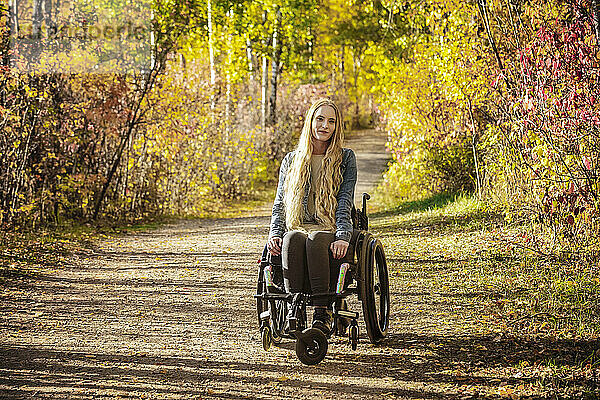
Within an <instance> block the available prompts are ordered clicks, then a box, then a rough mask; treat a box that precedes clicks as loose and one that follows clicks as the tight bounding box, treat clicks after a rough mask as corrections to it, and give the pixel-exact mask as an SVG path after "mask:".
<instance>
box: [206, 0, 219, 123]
mask: <svg viewBox="0 0 600 400" xmlns="http://www.w3.org/2000/svg"><path fill="white" fill-rule="evenodd" d="M207 4H208V5H207V7H208V21H207V23H208V62H209V64H210V109H211V111H212V110H214V109H215V85H216V82H217V71H216V70H215V50H214V38H213V37H214V32H213V24H212V4H211V0H208V2H207Z"/></svg>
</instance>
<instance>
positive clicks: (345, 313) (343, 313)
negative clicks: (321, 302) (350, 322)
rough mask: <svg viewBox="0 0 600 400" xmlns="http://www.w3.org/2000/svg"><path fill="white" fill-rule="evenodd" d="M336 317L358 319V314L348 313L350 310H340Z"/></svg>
mask: <svg viewBox="0 0 600 400" xmlns="http://www.w3.org/2000/svg"><path fill="white" fill-rule="evenodd" d="M335 315H336V316H337V317H344V318H351V319H358V313H357V312H356V311H348V310H338V311H336V313H335Z"/></svg>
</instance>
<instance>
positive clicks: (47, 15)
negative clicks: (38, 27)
mask: <svg viewBox="0 0 600 400" xmlns="http://www.w3.org/2000/svg"><path fill="white" fill-rule="evenodd" d="M43 15H44V22H46V30H47V31H48V33H53V32H52V31H51V29H53V28H54V22H53V21H52V0H44V5H43Z"/></svg>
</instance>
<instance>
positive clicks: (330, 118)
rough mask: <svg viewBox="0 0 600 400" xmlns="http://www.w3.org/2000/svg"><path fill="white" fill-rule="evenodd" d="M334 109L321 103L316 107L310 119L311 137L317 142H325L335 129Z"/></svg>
mask: <svg viewBox="0 0 600 400" xmlns="http://www.w3.org/2000/svg"><path fill="white" fill-rule="evenodd" d="M335 122H336V121H335V110H334V109H333V107H331V106H328V105H323V106H321V107H319V108H317V111H315V114H314V116H313V120H312V128H311V132H312V138H313V140H316V141H319V142H327V141H329V139H331V136H332V135H333V133H334V131H335Z"/></svg>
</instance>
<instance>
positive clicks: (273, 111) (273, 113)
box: [269, 9, 281, 126]
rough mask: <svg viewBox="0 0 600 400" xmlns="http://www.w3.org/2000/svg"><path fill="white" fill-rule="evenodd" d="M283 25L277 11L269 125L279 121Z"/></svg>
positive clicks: (279, 12)
mask: <svg viewBox="0 0 600 400" xmlns="http://www.w3.org/2000/svg"><path fill="white" fill-rule="evenodd" d="M280 25H281V11H280V10H279V9H277V22H276V24H275V30H274V31H273V58H272V60H271V98H270V99H269V125H271V126H273V125H275V122H276V121H277V78H278V76H279V61H280V59H281V45H280V43H279V42H280V40H278V39H279V38H278V33H279V28H280Z"/></svg>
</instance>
